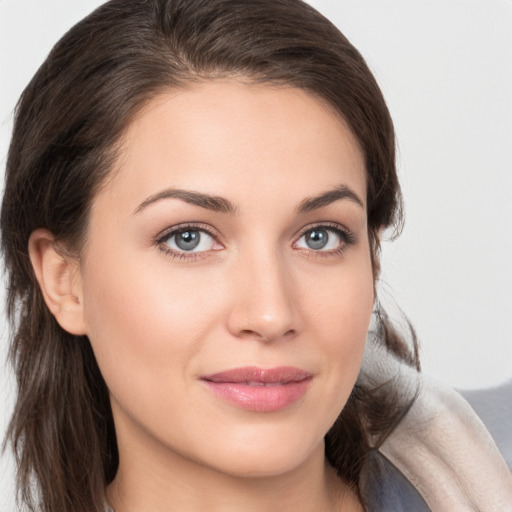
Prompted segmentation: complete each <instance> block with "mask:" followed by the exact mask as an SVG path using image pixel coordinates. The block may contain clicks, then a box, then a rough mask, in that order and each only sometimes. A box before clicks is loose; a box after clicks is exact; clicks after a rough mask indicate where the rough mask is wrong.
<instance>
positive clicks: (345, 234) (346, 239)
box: [293, 221, 357, 256]
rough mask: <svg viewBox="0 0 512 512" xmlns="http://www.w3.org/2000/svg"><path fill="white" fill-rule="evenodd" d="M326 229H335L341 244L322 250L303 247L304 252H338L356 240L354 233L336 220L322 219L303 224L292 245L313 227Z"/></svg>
mask: <svg viewBox="0 0 512 512" xmlns="http://www.w3.org/2000/svg"><path fill="white" fill-rule="evenodd" d="M320 228H323V229H326V230H330V231H335V232H336V233H337V234H338V236H340V237H341V238H342V242H343V243H342V244H341V246H340V247H339V248H337V249H332V250H327V251H322V250H315V249H309V250H308V249H304V250H305V251H306V252H310V253H313V254H314V255H315V256H329V255H333V254H339V253H341V252H343V251H344V250H345V249H346V248H347V247H349V246H351V245H354V244H355V243H356V242H357V238H356V236H355V234H354V233H353V232H352V231H351V230H349V229H348V228H346V227H345V226H343V225H342V224H339V223H337V222H332V221H324V222H321V221H320V222H313V223H311V224H308V225H307V226H304V227H303V228H302V229H301V230H300V231H299V233H298V234H297V235H296V236H295V238H294V242H293V245H295V244H297V243H298V241H299V240H300V239H301V238H302V237H303V236H304V235H305V234H306V233H307V232H308V231H311V230H314V229H320Z"/></svg>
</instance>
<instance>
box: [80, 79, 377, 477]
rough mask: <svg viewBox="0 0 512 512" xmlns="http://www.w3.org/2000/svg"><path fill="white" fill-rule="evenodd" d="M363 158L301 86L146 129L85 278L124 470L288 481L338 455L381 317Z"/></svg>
mask: <svg viewBox="0 0 512 512" xmlns="http://www.w3.org/2000/svg"><path fill="white" fill-rule="evenodd" d="M365 201H366V180H365V167H364V159H363V155H362V153H361V150H360V148H359V145H358V143H357V142H356V140H355V138H354V137H353V135H352V133H351V132H350V131H349V129H348V128H347V126H346V125H345V124H344V123H343V122H342V121H341V120H340V119H339V118H338V117H337V116H336V115H334V114H333V113H332V111H331V110H330V109H329V108H328V107H326V106H325V105H324V104H323V103H322V102H320V101H319V100H318V99H315V98H314V97H313V96H311V95H309V94H307V93H305V92H303V91H301V90H298V89H293V88H285V87H279V88H278V87H272V86H268V85H267V86H255V85H247V84H242V83H233V82H209V83H205V84H203V85H199V86H195V87H193V88H190V89H187V90H181V91H170V92H168V93H166V94H162V95H161V96H159V97H158V98H156V99H154V100H152V102H151V103H150V104H149V105H148V106H147V107H146V108H145V109H144V110H143V111H142V112H141V114H140V115H139V116H138V117H137V118H136V119H135V120H134V121H133V123H132V124H131V126H130V127H129V129H128V131H127V133H126V136H125V138H124V140H123V147H122V149H121V153H120V157H119V160H118V162H117V165H116V169H114V171H113V174H112V179H111V180H110V181H109V182H108V183H107V184H106V186H105V187H104V188H103V189H102V190H101V191H100V192H99V194H98V195H97V197H96V198H95V199H94V201H93V205H92V209H91V214H90V224H89V231H88V237H87V241H86V246H85V248H84V251H83V254H82V259H81V262H80V270H79V278H80V283H81V284H80V286H81V298H80V300H81V301H82V304H83V312H84V313H83V314H84V322H85V331H86V334H87V335H88V336H89V339H90V341H91V344H92V346H93V349H94V352H95V354H96V357H97V360H98V364H99V366H100V368H101V371H102V373H103V376H104V378H105V381H106V383H107V385H108V388H109V390H110V393H111V401H112V407H113V413H114V419H115V423H116V429H117V435H118V442H119V449H120V454H121V467H122V465H123V461H125V460H126V459H127V458H129V461H130V464H135V465H137V464H139V465H140V467H144V465H151V467H155V465H158V464H163V465H165V464H168V462H169V461H172V462H173V467H175V468H179V467H180V466H179V464H182V465H190V464H195V463H197V464H200V465H201V466H202V467H203V468H209V469H213V470H215V471H220V472H223V473H230V474H236V475H254V476H256V475H259V476H262V475H275V474H280V473H284V472H287V471H290V470H292V469H294V468H298V467H299V466H301V464H304V463H306V462H307V461H308V460H311V458H312V457H314V456H315V454H316V455H318V454H319V453H320V452H322V453H323V437H324V435H325V434H326V432H327V431H328V429H329V428H330V427H331V425H332V424H333V422H334V420H335V419H336V417H337V416H338V414H339V413H340V411H341V409H342V408H343V406H344V404H345V402H346V400H347V398H348V396H349V394H350V392H351V390H352V388H353V386H354V382H355V380H356V377H357V374H358V371H359V367H360V364H361V359H362V355H363V348H364V343H365V338H366V332H367V328H368V324H369V319H370V314H371V310H372V305H373V278H372V267H371V259H370V248H369V243H368V232H367V218H366V202H365Z"/></svg>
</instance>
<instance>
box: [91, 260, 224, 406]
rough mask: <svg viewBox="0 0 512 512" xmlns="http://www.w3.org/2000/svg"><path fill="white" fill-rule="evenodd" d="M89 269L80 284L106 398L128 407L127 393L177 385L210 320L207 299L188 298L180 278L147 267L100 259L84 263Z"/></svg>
mask: <svg viewBox="0 0 512 512" xmlns="http://www.w3.org/2000/svg"><path fill="white" fill-rule="evenodd" d="M100 263H101V264H100ZM89 269H90V271H88V269H86V271H85V278H84V306H85V317H86V324H87V330H88V336H89V339H90V341H91V344H92V347H93V350H94V352H95V355H96V358H97V360H98V364H99V366H100V369H101V371H102V374H103V376H104V378H105V381H106V382H107V385H108V387H109V389H110V391H111V393H112V394H113V395H114V396H115V397H116V398H117V399H118V400H120V401H123V402H124V401H126V402H129V396H130V393H134V396H135V395H136V394H137V393H156V392H158V391H161V390H160V387H161V386H162V383H168V384H169V385H171V384H172V385H179V382H180V381H183V379H184V375H185V374H186V372H190V367H191V365H192V364H193V363H194V360H195V359H194V358H195V356H196V355H197V354H198V352H199V349H200V345H201V341H202V340H204V338H205V335H206V333H207V332H208V330H209V328H210V321H211V318H212V317H215V313H214V311H212V308H214V307H215V303H214V302H213V301H212V300H210V299H209V296H208V294H202V295H200V296H199V298H198V296H197V294H194V293H191V290H190V285H191V284H192V283H189V282H187V281H186V279H185V278H183V279H181V278H180V276H176V275H174V276H173V275H162V272H161V269H160V271H158V269H156V268H155V267H154V266H151V265H146V266H144V265H141V264H140V263H139V264H138V265H135V264H134V265H131V264H130V261H129V260H128V259H124V260H123V261H122V262H119V261H110V262H109V261H108V259H107V258H103V259H102V261H101V262H100V261H90V264H89ZM182 281H183V282H182ZM193 288H194V287H193V286H192V289H193ZM183 290H189V292H190V293H181V292H183ZM182 295H183V296H182ZM199 313H201V314H199ZM123 397H126V400H123Z"/></svg>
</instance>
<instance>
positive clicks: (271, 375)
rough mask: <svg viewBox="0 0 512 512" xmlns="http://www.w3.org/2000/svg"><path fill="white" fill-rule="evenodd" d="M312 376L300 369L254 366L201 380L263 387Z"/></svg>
mask: <svg viewBox="0 0 512 512" xmlns="http://www.w3.org/2000/svg"><path fill="white" fill-rule="evenodd" d="M312 376H313V375H312V374H311V373H310V372H307V371H305V370H301V369H300V368H295V367H292V366H280V367H277V368H258V367H256V366H246V367H243V368H235V369H232V370H225V371H222V372H218V373H213V374H211V375H205V376H203V377H202V380H205V381H208V382H213V383H219V384H220V383H232V384H240V383H243V384H247V385H265V384H290V383H294V382H301V381H303V380H307V379H311V378H312Z"/></svg>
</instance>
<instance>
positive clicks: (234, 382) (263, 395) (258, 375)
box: [201, 366, 313, 412]
mask: <svg viewBox="0 0 512 512" xmlns="http://www.w3.org/2000/svg"><path fill="white" fill-rule="evenodd" d="M312 378H313V375H312V374H311V373H309V372H306V371H304V370H301V369H299V368H293V367H289V366H286V367H284V366H283V367H279V368H269V369H264V368H257V367H245V368H236V369H233V370H227V371H224V372H219V373H215V374H212V375H207V376H204V377H202V378H201V380H202V381H203V382H204V383H205V385H206V387H207V388H208V389H209V390H210V391H213V393H214V394H215V395H216V396H217V397H219V398H220V399H222V400H224V401H227V402H230V403H231V404H233V405H235V406H237V407H239V408H242V409H246V410H250V411H255V412H272V411H278V410H281V409H285V408H287V407H289V406H291V405H292V404H294V403H295V402H297V401H298V400H300V399H301V398H302V397H303V396H304V394H305V393H306V391H307V388H308V385H309V383H310V382H311V380H312Z"/></svg>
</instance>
